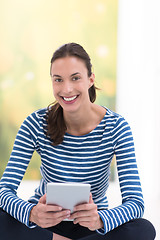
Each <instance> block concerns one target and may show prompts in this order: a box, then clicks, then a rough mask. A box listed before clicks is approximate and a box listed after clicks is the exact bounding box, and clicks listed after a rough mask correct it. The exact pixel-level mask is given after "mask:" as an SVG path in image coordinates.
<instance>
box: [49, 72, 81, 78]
mask: <svg viewBox="0 0 160 240" xmlns="http://www.w3.org/2000/svg"><path fill="white" fill-rule="evenodd" d="M77 74H80V73H79V72H76V73H73V74H71V77H73V76H75V75H77ZM51 77H61V76H60V75H58V74H54V75H52V74H51Z"/></svg>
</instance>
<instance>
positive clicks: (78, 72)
mask: <svg viewBox="0 0 160 240" xmlns="http://www.w3.org/2000/svg"><path fill="white" fill-rule="evenodd" d="M50 74H51V78H52V85H53V93H54V97H55V99H56V100H57V102H56V103H55V104H54V105H53V106H52V107H49V108H48V120H47V121H48V127H47V128H48V131H47V134H48V135H49V136H50V138H51V139H52V141H53V143H52V144H53V145H58V144H60V143H61V142H62V141H63V136H64V134H65V132H66V131H67V132H70V133H71V131H69V121H68V126H67V125H66V123H67V118H68V115H70V114H72V118H73V119H74V116H75V114H74V113H75V112H77V111H79V113H80V114H81V116H82V115H83V116H87V121H82V122H81V124H82V129H83V131H82V130H81V129H80V126H78V129H77V128H76V126H75V129H74V130H73V124H72V133H73V132H74V133H76V135H82V134H84V133H85V134H86V133H88V131H90V130H92V129H91V128H92V127H93V128H94V126H95V125H94V126H93V123H92V124H90V121H89V119H88V114H90V107H91V105H92V103H93V102H94V101H95V99H96V87H95V85H94V79H95V76H94V74H93V73H92V64H91V60H90V57H89V55H88V54H87V52H86V51H85V50H84V48H83V47H82V46H80V45H79V44H75V43H70V44H65V45H63V46H62V47H61V48H59V49H57V51H55V53H54V54H53V56H52V59H51V67H50ZM92 106H93V105H92ZM96 108H97V107H96ZM62 109H63V110H62ZM98 112H101V114H100V119H99V117H98V120H97V121H96V124H97V123H98V122H100V121H101V119H102V118H103V116H104V114H105V111H104V109H102V108H100V110H99V111H98ZM64 119H65V121H64ZM53 122H54V126H56V127H55V128H53V127H52V126H53ZM84 126H85V128H84ZM88 126H90V127H88ZM82 132H83V133H82Z"/></svg>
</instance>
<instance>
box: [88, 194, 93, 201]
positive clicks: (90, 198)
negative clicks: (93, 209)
mask: <svg viewBox="0 0 160 240" xmlns="http://www.w3.org/2000/svg"><path fill="white" fill-rule="evenodd" d="M89 203H93V199H92V193H90V196H89Z"/></svg>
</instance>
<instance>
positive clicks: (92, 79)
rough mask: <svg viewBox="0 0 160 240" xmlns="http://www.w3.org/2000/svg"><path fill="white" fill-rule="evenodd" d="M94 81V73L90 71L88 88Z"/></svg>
mask: <svg viewBox="0 0 160 240" xmlns="http://www.w3.org/2000/svg"><path fill="white" fill-rule="evenodd" d="M94 81H95V74H94V73H92V74H91V76H90V77H89V88H90V87H92V86H93V84H94Z"/></svg>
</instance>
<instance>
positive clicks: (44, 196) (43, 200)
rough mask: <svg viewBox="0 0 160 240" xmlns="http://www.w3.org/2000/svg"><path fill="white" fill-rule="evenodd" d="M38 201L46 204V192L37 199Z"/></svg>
mask: <svg viewBox="0 0 160 240" xmlns="http://www.w3.org/2000/svg"><path fill="white" fill-rule="evenodd" d="M39 203H42V204H46V193H45V194H44V195H43V196H42V197H41V198H40V199H39Z"/></svg>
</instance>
